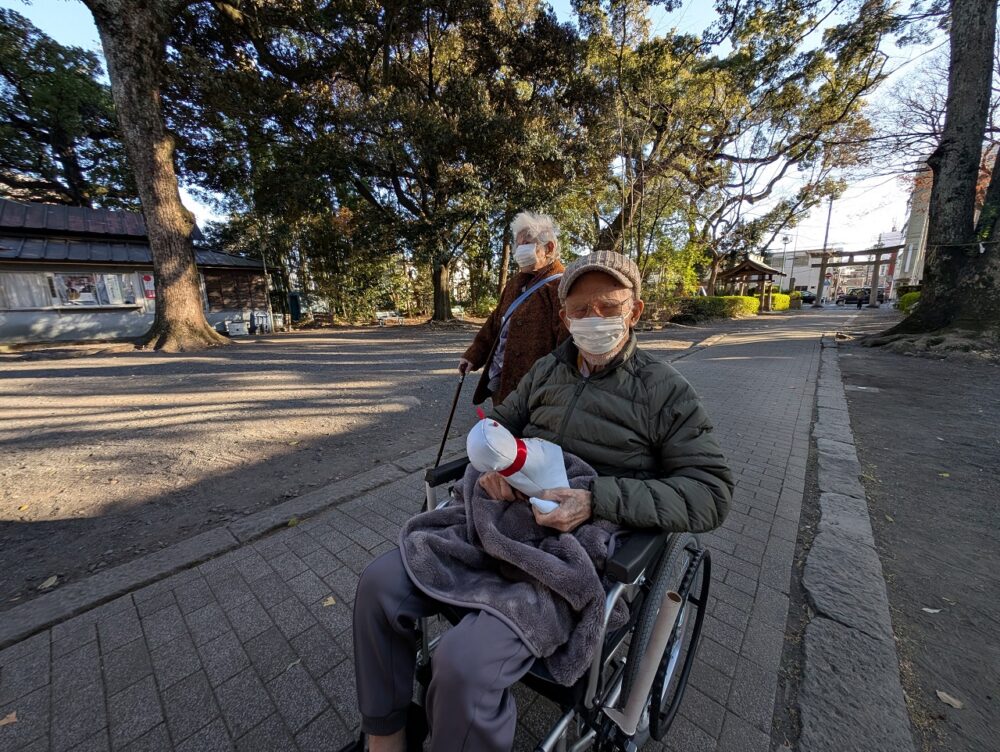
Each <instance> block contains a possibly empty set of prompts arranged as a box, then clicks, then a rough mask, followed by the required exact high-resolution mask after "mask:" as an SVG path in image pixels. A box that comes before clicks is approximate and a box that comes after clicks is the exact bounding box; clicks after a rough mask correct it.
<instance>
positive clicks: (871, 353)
mask: <svg viewBox="0 0 1000 752" xmlns="http://www.w3.org/2000/svg"><path fill="white" fill-rule="evenodd" d="M875 315H877V314H868V315H865V316H862V317H861V318H860V319H859V324H860V326H859V327H858V328H861V329H876V328H878V327H876V326H875V324H876V323H877V319H875V318H874V316H875ZM840 356H841V357H840V366H841V370H842V373H843V377H844V384H845V389H846V393H847V399H848V403H849V405H850V411H851V425H852V428H853V430H854V436H855V442H856V444H857V449H858V456H859V458H860V460H861V463H862V466H863V467H864V470H865V476H864V478H863V481H864V484H865V489H866V491H867V495H868V499H869V504H870V512H871V520H872V527H873V529H874V532H875V541H876V545H877V546H878V550H879V556H880V558H881V560H882V567H883V570H884V572H885V575H886V583H887V585H888V591H889V601H890V606H891V609H892V620H893V627H894V629H895V632H896V634H897V636H898V640H899V642H898V646H899V654H900V665H901V669H902V678H903V684H904V689H905V691H906V694H907V703H908V705H909V709H910V717H911V719H912V720H913V724H914V727H915V729H916V732H917V741H918V743H919V747H920V749H922V750H941V751H942V752H943V751H944V750H948V751H950V750H963V752H987V750H996V749H997V740H996V739H997V730H998V729H1000V685H998V683H997V676H998V667H1000V638H998V625H1000V506H998V505H997V498H998V497H1000V432H998V429H997V426H1000V390H998V387H1000V367H997V366H992V365H987V364H980V363H969V362H961V361H955V360H928V359H924V358H914V357H906V356H902V355H894V354H891V353H886V352H882V351H879V350H873V349H870V348H865V347H860V346H858V345H856V344H855V345H848V346H846V347H844V346H842V347H841V349H840ZM938 691H942V692H945V693H947V694H948V695H950V696H951V697H954V698H956V699H957V700H959V701H960V702H961V703H962V705H963V707H962V708H960V709H958V708H954V707H951V706H949V705H948V704H946V703H945V702H943V701H942V700H941V699H940V697H939V696H938V695H937V692H938Z"/></svg>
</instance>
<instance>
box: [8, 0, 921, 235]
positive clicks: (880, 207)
mask: <svg viewBox="0 0 1000 752" xmlns="http://www.w3.org/2000/svg"><path fill="white" fill-rule="evenodd" d="M552 6H553V8H554V9H555V11H556V13H557V14H558V15H559V16H560V18H566V19H569V18H571V17H572V11H571V5H570V0H555V1H554V2H552ZM0 7H5V8H12V9H14V10H16V11H17V12H19V13H21V14H22V15H24V16H26V17H27V18H29V19H30V20H31V22H32V23H34V24H35V25H36V26H38V27H39V28H40V29H42V30H43V31H44V32H45V33H47V34H48V35H49V36H51V37H52V38H54V39H56V40H58V41H59V42H61V43H63V44H71V45H75V46H78V47H84V48H86V49H91V50H95V51H98V52H99V51H100V47H101V45H100V39H99V37H98V34H97V29H96V27H95V26H94V22H93V18H92V17H91V15H90V12H89V11H88V10H87V8H86V6H84V5H83V3H82V2H79V0H34V1H33V2H32V3H31V4H26V3H23V2H20V1H19V0H0ZM713 17H714V11H713V10H712V5H711V3H709V2H708V0H685V2H684V3H683V5H682V6H681V7H680V8H679V9H678V10H676V11H674V12H673V13H671V14H666V13H664V11H663V10H662V8H661V7H656V8H654V9H653V12H652V14H651V18H652V21H653V25H654V28H655V29H657V30H666V29H668V28H671V27H676V28H677V29H679V30H681V31H684V32H689V33H697V32H700V31H702V30H703V29H704V28H706V27H707V26H708V25H709V24H710V23H711V21H712V19H713ZM889 52H890V54H891V55H892V66H893V67H896V68H899V67H901V66H902V70H901V74H900V75H902V74H903V73H905V70H906V69H907V68H909V67H911V65H910V61H913V60H915V59H916V58H918V57H919V56H920V55H921V54H922V53H924V52H925V50H923V49H910V50H895V49H890V50H889ZM887 88H888V86H885V87H883V92H885V91H886V90H887ZM884 96H885V94H881V95H879V96H877V97H876V98H875V100H876V101H878V99H879V98H880V97H884ZM906 198H907V194H906V192H905V189H904V188H903V187H902V185H901V183H900V182H899V180H898V179H896V178H893V177H891V176H888V177H887V176H883V177H879V178H873V179H869V180H863V181H857V182H855V183H853V184H851V185H850V187H849V188H848V190H847V192H846V193H845V194H844V196H843V197H842V198H841V199H840V200H838V201H837V202H835V203H834V207H833V218H832V221H831V229H830V242H831V244H832V243H838V244H841V245H843V246H845V247H846V248H848V249H860V248H867V247H871V245H872V244H873V243H874V242H875V240H876V239H877V237H878V234H879V233H880V232H888V231H890V230H891V229H892V228H893V226H894V225H895V226H897V227H901V226H902V224H903V222H904V221H905V220H906ZM184 200H185V204H187V205H188V206H189V207H190V208H191V209H192V210H193V211H194V212H195V214H196V216H197V217H198V220H199V222H204V221H205V219H207V218H211V216H212V214H211V211H210V210H209V209H208V208H207V207H205V206H202V205H201V204H199V203H198V202H197V201H195V200H194V199H192V198H191V197H190V196H189V195H187V194H185V195H184ZM825 223H826V207H825V206H823V207H821V208H819V209H817V210H814V211H813V213H812V214H811V215H810V216H809V217H808V218H807V219H805V220H804V221H803V222H801V223H800V224H799V226H798V227H796V228H794V229H792V230H791V231H790V232H789V234H790V235H791V236H792V237H793V246H792V247H793V248H794V247H797V248H817V247H819V246H821V245H822V243H823V232H824V225H825ZM779 249H780V246H779ZM790 250H791V249H790Z"/></svg>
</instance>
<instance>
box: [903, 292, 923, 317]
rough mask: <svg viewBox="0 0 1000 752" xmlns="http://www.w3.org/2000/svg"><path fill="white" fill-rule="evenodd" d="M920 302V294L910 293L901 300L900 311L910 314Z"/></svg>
mask: <svg viewBox="0 0 1000 752" xmlns="http://www.w3.org/2000/svg"><path fill="white" fill-rule="evenodd" d="M919 301H920V293H919V292H908V293H906V294H905V295H903V296H902V297H901V298H900V299H899V310H901V311H902V312H903V313H909V312H910V311H912V310H913V306H915V305H916V304H917V303H918V302H919Z"/></svg>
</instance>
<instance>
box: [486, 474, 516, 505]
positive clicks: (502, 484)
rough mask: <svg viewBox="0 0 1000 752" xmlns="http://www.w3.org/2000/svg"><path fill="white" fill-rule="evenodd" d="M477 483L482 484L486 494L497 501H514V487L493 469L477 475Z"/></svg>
mask: <svg viewBox="0 0 1000 752" xmlns="http://www.w3.org/2000/svg"><path fill="white" fill-rule="evenodd" d="M479 485H480V486H482V488H483V490H484V491H485V492H486V495H487V496H489V497H490V498H491V499H496V500H497V501H514V499H515V498H516V496H515V495H514V489H513V488H511V485H510V483H508V482H507V479H506V478H504V477H503V476H502V475H500V473H498V472H496V471H495V470H494V471H491V472H488V473H483V474H482V475H480V476H479Z"/></svg>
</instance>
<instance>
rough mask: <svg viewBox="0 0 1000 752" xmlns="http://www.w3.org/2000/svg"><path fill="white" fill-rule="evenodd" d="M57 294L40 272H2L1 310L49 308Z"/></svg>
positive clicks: (0, 281)
mask: <svg viewBox="0 0 1000 752" xmlns="http://www.w3.org/2000/svg"><path fill="white" fill-rule="evenodd" d="M54 297H55V292H54V291H53V290H52V288H51V287H50V281H49V280H48V279H47V278H46V275H44V274H40V273H38V272H0V308H6V309H8V310H11V309H18V308H49V307H51V306H52V305H53V300H52V299H53V298H54Z"/></svg>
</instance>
